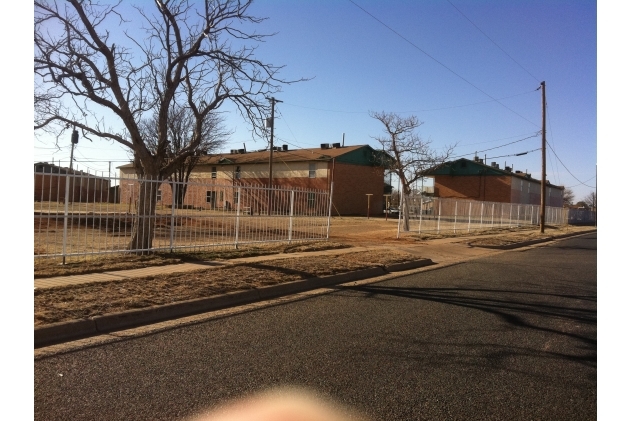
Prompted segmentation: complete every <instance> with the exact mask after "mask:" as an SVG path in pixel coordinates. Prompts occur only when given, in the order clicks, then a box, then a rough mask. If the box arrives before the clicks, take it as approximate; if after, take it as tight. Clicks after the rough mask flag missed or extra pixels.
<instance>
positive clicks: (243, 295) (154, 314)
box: [34, 259, 434, 348]
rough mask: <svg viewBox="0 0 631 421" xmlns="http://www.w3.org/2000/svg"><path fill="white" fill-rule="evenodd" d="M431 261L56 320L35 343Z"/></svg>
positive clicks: (44, 343) (54, 341)
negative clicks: (81, 317) (99, 314)
mask: <svg viewBox="0 0 631 421" xmlns="http://www.w3.org/2000/svg"><path fill="white" fill-rule="evenodd" d="M431 264H434V262H433V261H432V260H431V259H420V260H414V261H412V262H406V263H398V264H394V265H389V266H386V267H373V268H368V269H362V270H357V271H353V272H346V273H341V274H337V275H331V276H325V277H321V278H309V279H303V280H299V281H293V282H287V283H282V284H278V285H270V286H266V287H261V288H253V289H249V290H245V291H236V292H230V293H227V294H222V295H216V296H213V297H205V298H197V299H193V300H187V301H179V302H176V303H172V304H164V305H158V306H152V307H146V308H141V309H137V310H128V311H123V312H118V313H111V314H104V315H101V316H95V317H91V318H89V319H84V320H72V321H67V322H59V323H53V324H49V325H45V326H40V327H36V328H35V329H34V345H35V348H41V347H44V346H48V345H53V344H58V343H62V342H68V341H71V340H76V339H82V338H86V337H90V336H95V335H99V334H104V333H111V332H115V331H118V330H123V329H128V328H132V327H138V326H142V325H148V324H152V323H158V322H162V321H166V320H171V319H176V318H180V317H186V316H192V315H194V314H199V313H205V312H209V311H215V310H221V309H225V308H228V307H235V306H240V305H244V304H250V303H253V302H257V301H264V300H269V299H273V298H278V297H282V296H285V295H291V294H297V293H300V292H305V291H309V290H313V289H318V288H323V287H327V286H331V285H336V284H344V283H347V282H353V281H358V280H362V279H369V278H374V277H378V276H382V275H386V274H387V273H390V272H398V271H404V270H410V269H416V268H420V267H424V266H428V265H431Z"/></svg>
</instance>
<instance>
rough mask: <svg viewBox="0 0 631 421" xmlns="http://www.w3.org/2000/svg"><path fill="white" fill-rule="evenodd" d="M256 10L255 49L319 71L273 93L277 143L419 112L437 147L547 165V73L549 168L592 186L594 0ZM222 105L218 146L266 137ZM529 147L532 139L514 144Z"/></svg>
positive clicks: (83, 151) (457, 0) (92, 155)
mask: <svg viewBox="0 0 631 421" xmlns="http://www.w3.org/2000/svg"><path fill="white" fill-rule="evenodd" d="M362 9H363V10H362ZM251 11H252V13H253V14H254V15H256V16H261V17H268V18H269V19H268V20H267V21H265V22H264V23H263V24H260V25H258V26H257V30H258V31H259V32H261V33H271V32H276V33H277V34H276V35H275V36H274V37H272V38H269V39H268V41H267V42H266V43H264V44H261V45H260V46H259V49H258V53H257V54H258V56H259V57H260V58H261V59H262V60H263V61H266V62H270V63H273V64H275V65H285V66H286V67H285V68H284V69H283V71H282V73H281V76H282V77H284V78H285V79H297V78H301V77H306V78H313V79H312V80H309V81H307V82H300V83H296V84H292V85H289V86H286V87H285V88H284V90H283V92H281V93H279V94H278V95H276V97H277V99H279V100H281V101H283V102H282V103H279V104H278V105H277V122H276V128H275V138H276V139H275V145H281V144H288V145H289V147H290V148H296V147H316V146H318V145H319V144H320V143H333V142H341V141H342V134H343V133H344V134H345V144H347V145H355V144H370V145H372V146H373V147H378V143H377V142H376V141H375V140H374V139H373V137H375V136H379V135H380V134H381V132H382V126H381V124H380V123H379V122H377V121H376V120H374V119H372V118H370V116H369V115H368V112H369V111H387V112H397V113H400V114H401V115H403V116H407V115H410V114H413V115H416V116H417V117H418V118H419V119H420V120H421V121H423V122H424V124H423V125H422V126H421V127H420V128H419V130H418V133H419V134H420V135H421V137H422V138H423V139H430V140H431V141H432V146H433V147H434V148H435V149H438V150H440V149H442V148H443V147H444V146H445V145H450V144H455V143H457V144H458V147H457V149H456V151H455V155H456V156H465V157H468V158H472V157H473V155H474V153H475V152H476V151H478V154H479V156H481V157H484V155H485V154H486V156H487V160H488V162H490V161H495V162H498V163H499V164H500V165H501V166H504V164H506V165H509V166H513V167H514V169H516V170H522V171H528V172H529V173H531V174H532V175H533V177H535V178H537V179H540V177H541V152H540V151H539V150H537V149H538V148H540V147H541V137H540V136H538V135H536V133H537V132H538V131H539V130H541V91H538V90H537V88H538V87H539V85H540V82H541V81H545V82H546V95H547V104H548V108H547V111H548V119H547V124H548V127H547V129H548V130H547V138H548V143H549V144H550V146H551V148H552V149H553V150H554V151H555V152H556V156H555V154H554V153H553V152H552V151H551V150H548V155H547V157H548V158H547V163H548V167H547V168H548V169H547V178H548V180H550V182H551V183H553V184H557V185H564V186H567V187H571V188H572V190H573V191H574V192H575V194H576V200H580V199H582V198H583V197H584V196H586V195H587V194H588V193H589V192H591V191H594V190H595V188H594V187H595V185H596V184H595V176H596V137H597V132H596V2H595V1H583V0H578V1H576V0H575V1H557V0H548V1H533V0H529V1H510V2H507V1H499V0H488V1H473V0H450V1H447V0H431V1H422V2H420V1H390V2H380V1H374V0H353V1H348V0H347V1H295V0H294V1H290V0H285V1H280V0H269V1H258V2H255V4H254V5H253V7H252V9H251ZM224 111H226V114H225V115H226V126H227V127H228V128H230V129H231V130H234V134H233V136H232V137H231V139H230V142H229V143H228V144H226V146H225V148H224V150H226V151H227V150H229V149H236V148H242V147H243V144H244V143H245V145H246V148H247V149H248V150H255V149H264V148H265V147H266V146H267V139H261V138H257V139H252V136H251V134H250V132H249V130H248V126H247V124H246V123H245V122H243V121H242V120H241V119H240V118H239V117H238V116H236V115H235V114H234V113H233V112H232V111H233V110H232V109H231V108H230V107H226V108H225V109H224ZM532 136H534V137H532ZM525 138H528V139H525ZM522 139H525V140H522ZM68 140H69V139H68ZM68 143H69V142H68ZM509 143H510V144H509ZM521 152H529V153H528V154H526V155H522V156H514V155H515V154H517V153H521ZM69 156H70V148H69V145H62V150H61V151H57V150H55V149H53V148H52V145H51V144H50V142H40V141H37V140H36V141H35V150H34V160H35V161H49V162H50V161H51V160H52V159H55V160H59V159H61V160H62V164H63V161H64V160H65V161H66V163H67V162H68V159H69ZM128 156H129V154H128V152H126V151H125V149H124V148H122V147H121V146H118V145H117V144H111V143H108V142H105V141H101V142H94V143H90V142H87V141H86V142H80V144H79V146H78V147H77V149H76V150H75V157H76V160H77V164H76V165H78V167H79V168H81V169H90V170H91V171H94V170H98V171H104V172H106V173H107V171H108V168H109V162H108V161H113V162H112V168H114V167H116V166H118V165H121V164H122V163H123V162H122V161H125V160H126V159H128Z"/></svg>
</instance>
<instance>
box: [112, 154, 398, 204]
mask: <svg viewBox="0 0 631 421" xmlns="http://www.w3.org/2000/svg"><path fill="white" fill-rule="evenodd" d="M272 157H273V159H272V174H273V177H272V184H273V185H274V186H278V187H282V188H284V187H294V188H299V189H308V190H321V191H329V190H330V188H331V184H332V183H333V208H332V214H333V215H338V214H339V215H365V214H366V212H367V206H368V198H367V194H371V195H372V196H371V198H370V212H371V214H381V212H382V209H383V200H384V197H383V194H384V166H383V164H382V162H383V160H384V159H389V157H388V156H387V155H386V154H384V153H383V152H381V151H377V150H375V149H373V148H372V147H370V146H369V145H356V146H341V145H340V144H339V143H333V144H322V145H321V146H320V147H319V148H308V149H291V150H290V149H289V148H288V147H287V146H286V145H283V146H282V147H278V148H275V150H274V151H273V153H272ZM269 158H270V153H269V150H266V151H256V152H246V151H245V150H242V149H240V150H232V151H230V153H224V154H213V155H205V156H202V157H201V158H200V160H199V161H198V163H197V165H196V166H195V168H194V169H193V172H192V173H191V177H190V183H189V186H188V187H187V191H186V197H185V200H184V204H185V205H187V206H192V207H195V208H200V209H215V208H223V209H225V208H228V209H230V208H234V207H235V205H236V201H237V196H236V194H235V193H236V190H235V188H236V187H238V186H260V187H267V186H268V184H269ZM118 168H119V169H120V173H121V198H122V202H125V201H126V200H128V199H126V198H129V197H131V196H130V195H131V194H132V192H131V190H132V189H134V188H135V187H134V183H132V182H131V180H133V179H134V178H136V175H135V173H134V168H133V165H132V164H127V165H123V166H121V167H118ZM136 188H137V187H136ZM156 194H157V195H158V199H159V202H161V203H162V204H164V205H170V204H171V203H172V196H171V186H170V185H169V184H168V183H162V185H161V187H160V188H159V191H158V192H156ZM306 200H307V201H308V200H310V199H309V198H307V199H306ZM242 205H243V204H242Z"/></svg>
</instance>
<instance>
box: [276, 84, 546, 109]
mask: <svg viewBox="0 0 631 421" xmlns="http://www.w3.org/2000/svg"><path fill="white" fill-rule="evenodd" d="M536 91H537V89H531V90H529V91H526V92H522V93H519V94H514V95H509V96H505V97H502V98H498V99H491V100H489V101H480V102H472V103H470V104H462V105H450V106H448V107H439V108H427V109H421V110H413V111H394V112H395V113H398V114H407V113H425V112H430V111H443V110H451V109H454V108H464V107H472V106H474V105H481V104H488V103H489V102H497V101H501V100H504V99H510V98H514V97H517V96H521V95H526V94H530V93H532V92H536ZM284 104H285V105H290V106H292V107H298V108H305V109H307V110H315V111H325V112H329V113H343V114H366V113H367V111H345V110H327V109H325V108H315V107H308V106H305V105H298V104H292V103H290V102H285V103H284Z"/></svg>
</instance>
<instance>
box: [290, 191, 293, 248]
mask: <svg viewBox="0 0 631 421" xmlns="http://www.w3.org/2000/svg"><path fill="white" fill-rule="evenodd" d="M293 224H294V190H292V191H291V196H290V198H289V243H291V230H292V227H293Z"/></svg>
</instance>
